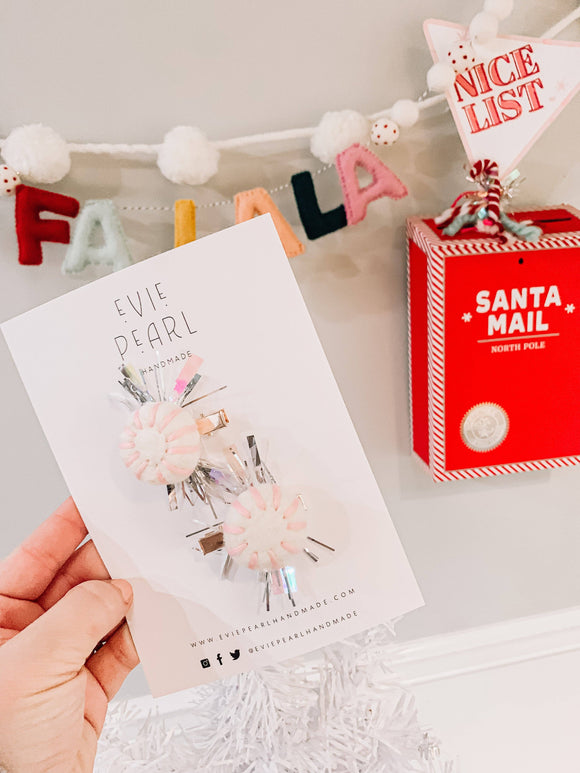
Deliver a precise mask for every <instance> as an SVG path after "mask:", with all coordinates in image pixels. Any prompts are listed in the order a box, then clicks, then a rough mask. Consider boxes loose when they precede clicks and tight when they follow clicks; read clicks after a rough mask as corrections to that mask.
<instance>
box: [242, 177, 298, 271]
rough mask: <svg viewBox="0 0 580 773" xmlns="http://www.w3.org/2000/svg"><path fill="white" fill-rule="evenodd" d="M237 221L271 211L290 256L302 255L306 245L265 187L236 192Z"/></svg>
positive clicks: (287, 253) (281, 239)
mask: <svg viewBox="0 0 580 773" xmlns="http://www.w3.org/2000/svg"><path fill="white" fill-rule="evenodd" d="M235 202H236V223H243V222H244V221H245V220H251V218H253V217H255V216H256V215H264V214H266V212H269V213H270V214H271V215H272V220H273V221H274V225H275V226H276V230H277V231H278V236H279V237H280V241H281V242H282V245H283V247H284V250H285V251H286V255H287V256H288V257H289V258H294V257H296V256H297V255H302V253H303V252H304V245H303V244H302V242H301V241H299V240H298V237H297V236H296V234H295V233H294V231H293V230H292V228H291V227H290V223H289V222H288V221H287V220H286V218H285V217H284V215H283V214H282V213H281V212H280V210H279V209H278V207H277V206H276V205H275V204H274V202H273V201H272V197H271V196H270V194H269V193H268V191H267V190H265V189H264V188H253V189H252V190H250V191H242V192H241V193H236V196H235Z"/></svg>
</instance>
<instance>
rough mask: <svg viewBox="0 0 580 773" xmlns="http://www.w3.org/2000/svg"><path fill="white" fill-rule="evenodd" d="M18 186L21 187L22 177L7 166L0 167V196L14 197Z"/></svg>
mask: <svg viewBox="0 0 580 773" xmlns="http://www.w3.org/2000/svg"><path fill="white" fill-rule="evenodd" d="M17 185H20V177H19V176H18V175H17V174H16V172H15V171H14V169H11V168H10V167H9V166H6V164H4V165H3V166H0V196H14V194H15V193H16V186H17Z"/></svg>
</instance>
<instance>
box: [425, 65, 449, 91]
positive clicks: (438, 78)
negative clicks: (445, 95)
mask: <svg viewBox="0 0 580 773" xmlns="http://www.w3.org/2000/svg"><path fill="white" fill-rule="evenodd" d="M454 82H455V70H454V69H453V67H452V66H451V65H450V64H447V63H446V62H437V63H436V64H434V65H433V67H431V68H430V69H429V70H428V72H427V86H428V88H429V91H436V92H438V93H442V92H443V91H447V89H450V88H451V87H452V86H453V84H454Z"/></svg>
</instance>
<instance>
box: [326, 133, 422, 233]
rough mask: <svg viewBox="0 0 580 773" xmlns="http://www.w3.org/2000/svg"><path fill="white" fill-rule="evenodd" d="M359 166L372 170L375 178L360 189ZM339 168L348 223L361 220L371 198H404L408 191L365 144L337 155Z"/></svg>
mask: <svg viewBox="0 0 580 773" xmlns="http://www.w3.org/2000/svg"><path fill="white" fill-rule="evenodd" d="M357 166H361V167H363V169H366V170H367V172H369V173H370V174H371V175H372V177H373V181H372V182H371V183H369V185H367V186H366V187H365V188H360V186H359V184H358V179H357V176H356V168H357ZM336 168H337V169H338V174H339V176H340V184H341V185H342V193H343V196H344V204H345V207H346V217H347V220H348V224H349V225H354V224H355V223H360V221H361V220H364V217H365V215H366V213H367V206H368V205H369V204H370V203H371V201H375V200H376V199H380V198H381V197H382V196H388V197H389V198H391V199H402V198H403V197H404V196H406V195H407V193H408V191H407V189H406V187H405V186H404V185H403V183H402V182H401V181H400V180H399V178H398V177H396V176H395V175H394V174H393V173H392V172H391V170H390V169H389V167H388V166H385V164H383V162H382V161H380V160H379V159H378V158H377V157H376V156H375V154H374V153H371V151H370V150H369V149H368V148H363V146H362V145H358V144H354V145H351V146H350V147H349V148H347V149H346V150H343V151H342V153H339V154H338V156H337V157H336Z"/></svg>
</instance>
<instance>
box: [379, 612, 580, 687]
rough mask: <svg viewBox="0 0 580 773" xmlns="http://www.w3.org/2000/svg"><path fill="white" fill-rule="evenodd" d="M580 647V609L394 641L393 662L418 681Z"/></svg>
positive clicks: (404, 676)
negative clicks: (421, 637) (404, 640)
mask: <svg viewBox="0 0 580 773" xmlns="http://www.w3.org/2000/svg"><path fill="white" fill-rule="evenodd" d="M575 650H580V607H571V608H569V609H563V610H558V611H557V612H550V613H547V614H543V615H534V616H533V617H526V618H521V619H516V620H508V621H506V622H502V623H495V624H493V625H487V626H482V627H479V628H470V629H467V630H464V631H458V632H456V633H448V634H443V635H441V636H430V637H427V638H424V639H415V640H412V641H409V642H401V643H396V644H395V645H394V646H393V647H392V648H391V649H389V653H388V656H389V661H390V662H391V664H392V667H393V669H394V670H395V671H396V672H397V673H398V674H399V676H401V678H402V679H403V681H404V682H405V684H407V685H409V686H412V685H419V684H426V683H428V682H434V681H439V680H444V679H452V678H453V677H457V676H462V675H464V674H470V673H476V672H479V671H486V670H489V669H497V668H503V667H506V666H511V665H515V664H517V663H524V662H527V661H531V660H537V659H539V658H546V657H551V656H555V655H561V654H564V653H566V652H573V651H575Z"/></svg>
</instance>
